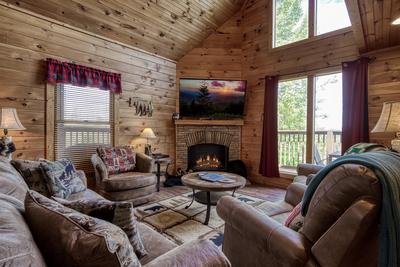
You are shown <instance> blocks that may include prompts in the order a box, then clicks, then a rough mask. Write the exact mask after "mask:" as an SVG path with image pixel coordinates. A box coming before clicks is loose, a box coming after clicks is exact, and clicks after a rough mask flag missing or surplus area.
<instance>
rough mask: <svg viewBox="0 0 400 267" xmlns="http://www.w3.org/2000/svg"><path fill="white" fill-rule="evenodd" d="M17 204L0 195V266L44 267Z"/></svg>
mask: <svg viewBox="0 0 400 267" xmlns="http://www.w3.org/2000/svg"><path fill="white" fill-rule="evenodd" d="M18 202H19V201H18V200H17V199H15V198H13V197H12V196H8V195H4V194H2V193H0V244H1V245H0V266H31V267H45V266H46V263H45V261H44V259H43V257H42V254H41V253H40V251H39V248H38V247H37V245H36V243H35V241H34V239H33V236H32V233H31V231H30V230H29V227H28V225H27V224H26V222H25V219H24V217H23V215H22V214H21V206H23V204H24V203H23V202H20V204H19V203H18Z"/></svg>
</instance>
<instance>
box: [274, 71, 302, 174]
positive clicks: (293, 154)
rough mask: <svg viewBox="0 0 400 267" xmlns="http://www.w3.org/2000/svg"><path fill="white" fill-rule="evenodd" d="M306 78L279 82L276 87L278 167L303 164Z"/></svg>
mask: <svg viewBox="0 0 400 267" xmlns="http://www.w3.org/2000/svg"><path fill="white" fill-rule="evenodd" d="M306 127H307V78H303V79H296V80H289V81H281V82H279V87H278V145H279V147H278V153H279V166H280V167H284V168H286V167H293V166H296V165H297V164H298V163H299V162H305V161H304V160H305V156H306V150H305V148H306Z"/></svg>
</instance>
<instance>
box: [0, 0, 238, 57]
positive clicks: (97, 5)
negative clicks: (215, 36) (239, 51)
mask: <svg viewBox="0 0 400 267" xmlns="http://www.w3.org/2000/svg"><path fill="white" fill-rule="evenodd" d="M5 2H7V3H10V4H13V5H17V6H19V7H22V8H25V9H27V10H30V11H32V12H35V13H38V14H40V15H43V16H46V17H49V18H52V19H55V20H59V21H62V22H64V23H67V24H69V25H72V26H75V27H77V28H80V29H83V30H86V31H89V32H92V33H95V34H98V35H100V36H103V37H107V38H110V39H112V40H116V41H119V42H122V43H125V44H128V45H131V46H134V47H139V48H141V49H143V50H145V51H148V52H151V53H154V54H158V55H162V56H164V57H167V58H170V59H173V60H178V59H179V58H181V57H182V56H184V55H185V54H186V53H187V52H188V51H190V50H191V49H192V48H193V47H196V46H198V45H199V44H201V42H202V41H203V40H204V39H205V38H206V37H207V36H208V35H210V34H211V33H212V32H214V31H215V30H216V29H217V28H218V27H220V26H221V25H222V24H223V23H224V22H225V21H227V20H228V19H229V18H231V17H232V16H233V15H234V14H235V13H236V12H237V11H238V10H239V9H240V8H241V6H242V5H243V2H244V0H218V1H215V0H202V1H197V0H174V1H166V0H161V1H154V0H131V1H124V0H107V1H96V0H35V1H29V0H5Z"/></svg>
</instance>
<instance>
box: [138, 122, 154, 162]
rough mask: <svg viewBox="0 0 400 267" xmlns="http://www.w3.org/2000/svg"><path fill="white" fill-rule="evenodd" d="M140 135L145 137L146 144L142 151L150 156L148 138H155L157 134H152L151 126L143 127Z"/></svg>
mask: <svg viewBox="0 0 400 267" xmlns="http://www.w3.org/2000/svg"><path fill="white" fill-rule="evenodd" d="M140 137H142V138H146V139H147V144H146V146H145V148H144V153H145V154H146V155H148V156H151V145H150V143H149V139H155V138H157V136H156V135H155V134H154V132H153V130H152V129H151V128H144V130H143V131H142V133H141V134H140Z"/></svg>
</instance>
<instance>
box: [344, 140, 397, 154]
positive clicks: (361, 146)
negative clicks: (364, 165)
mask: <svg viewBox="0 0 400 267" xmlns="http://www.w3.org/2000/svg"><path fill="white" fill-rule="evenodd" d="M385 150H389V149H388V148H387V147H385V146H383V145H380V144H374V143H357V144H354V145H352V146H351V147H350V148H348V149H347V150H346V152H345V153H344V155H350V154H360V153H365V152H372V151H385Z"/></svg>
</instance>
